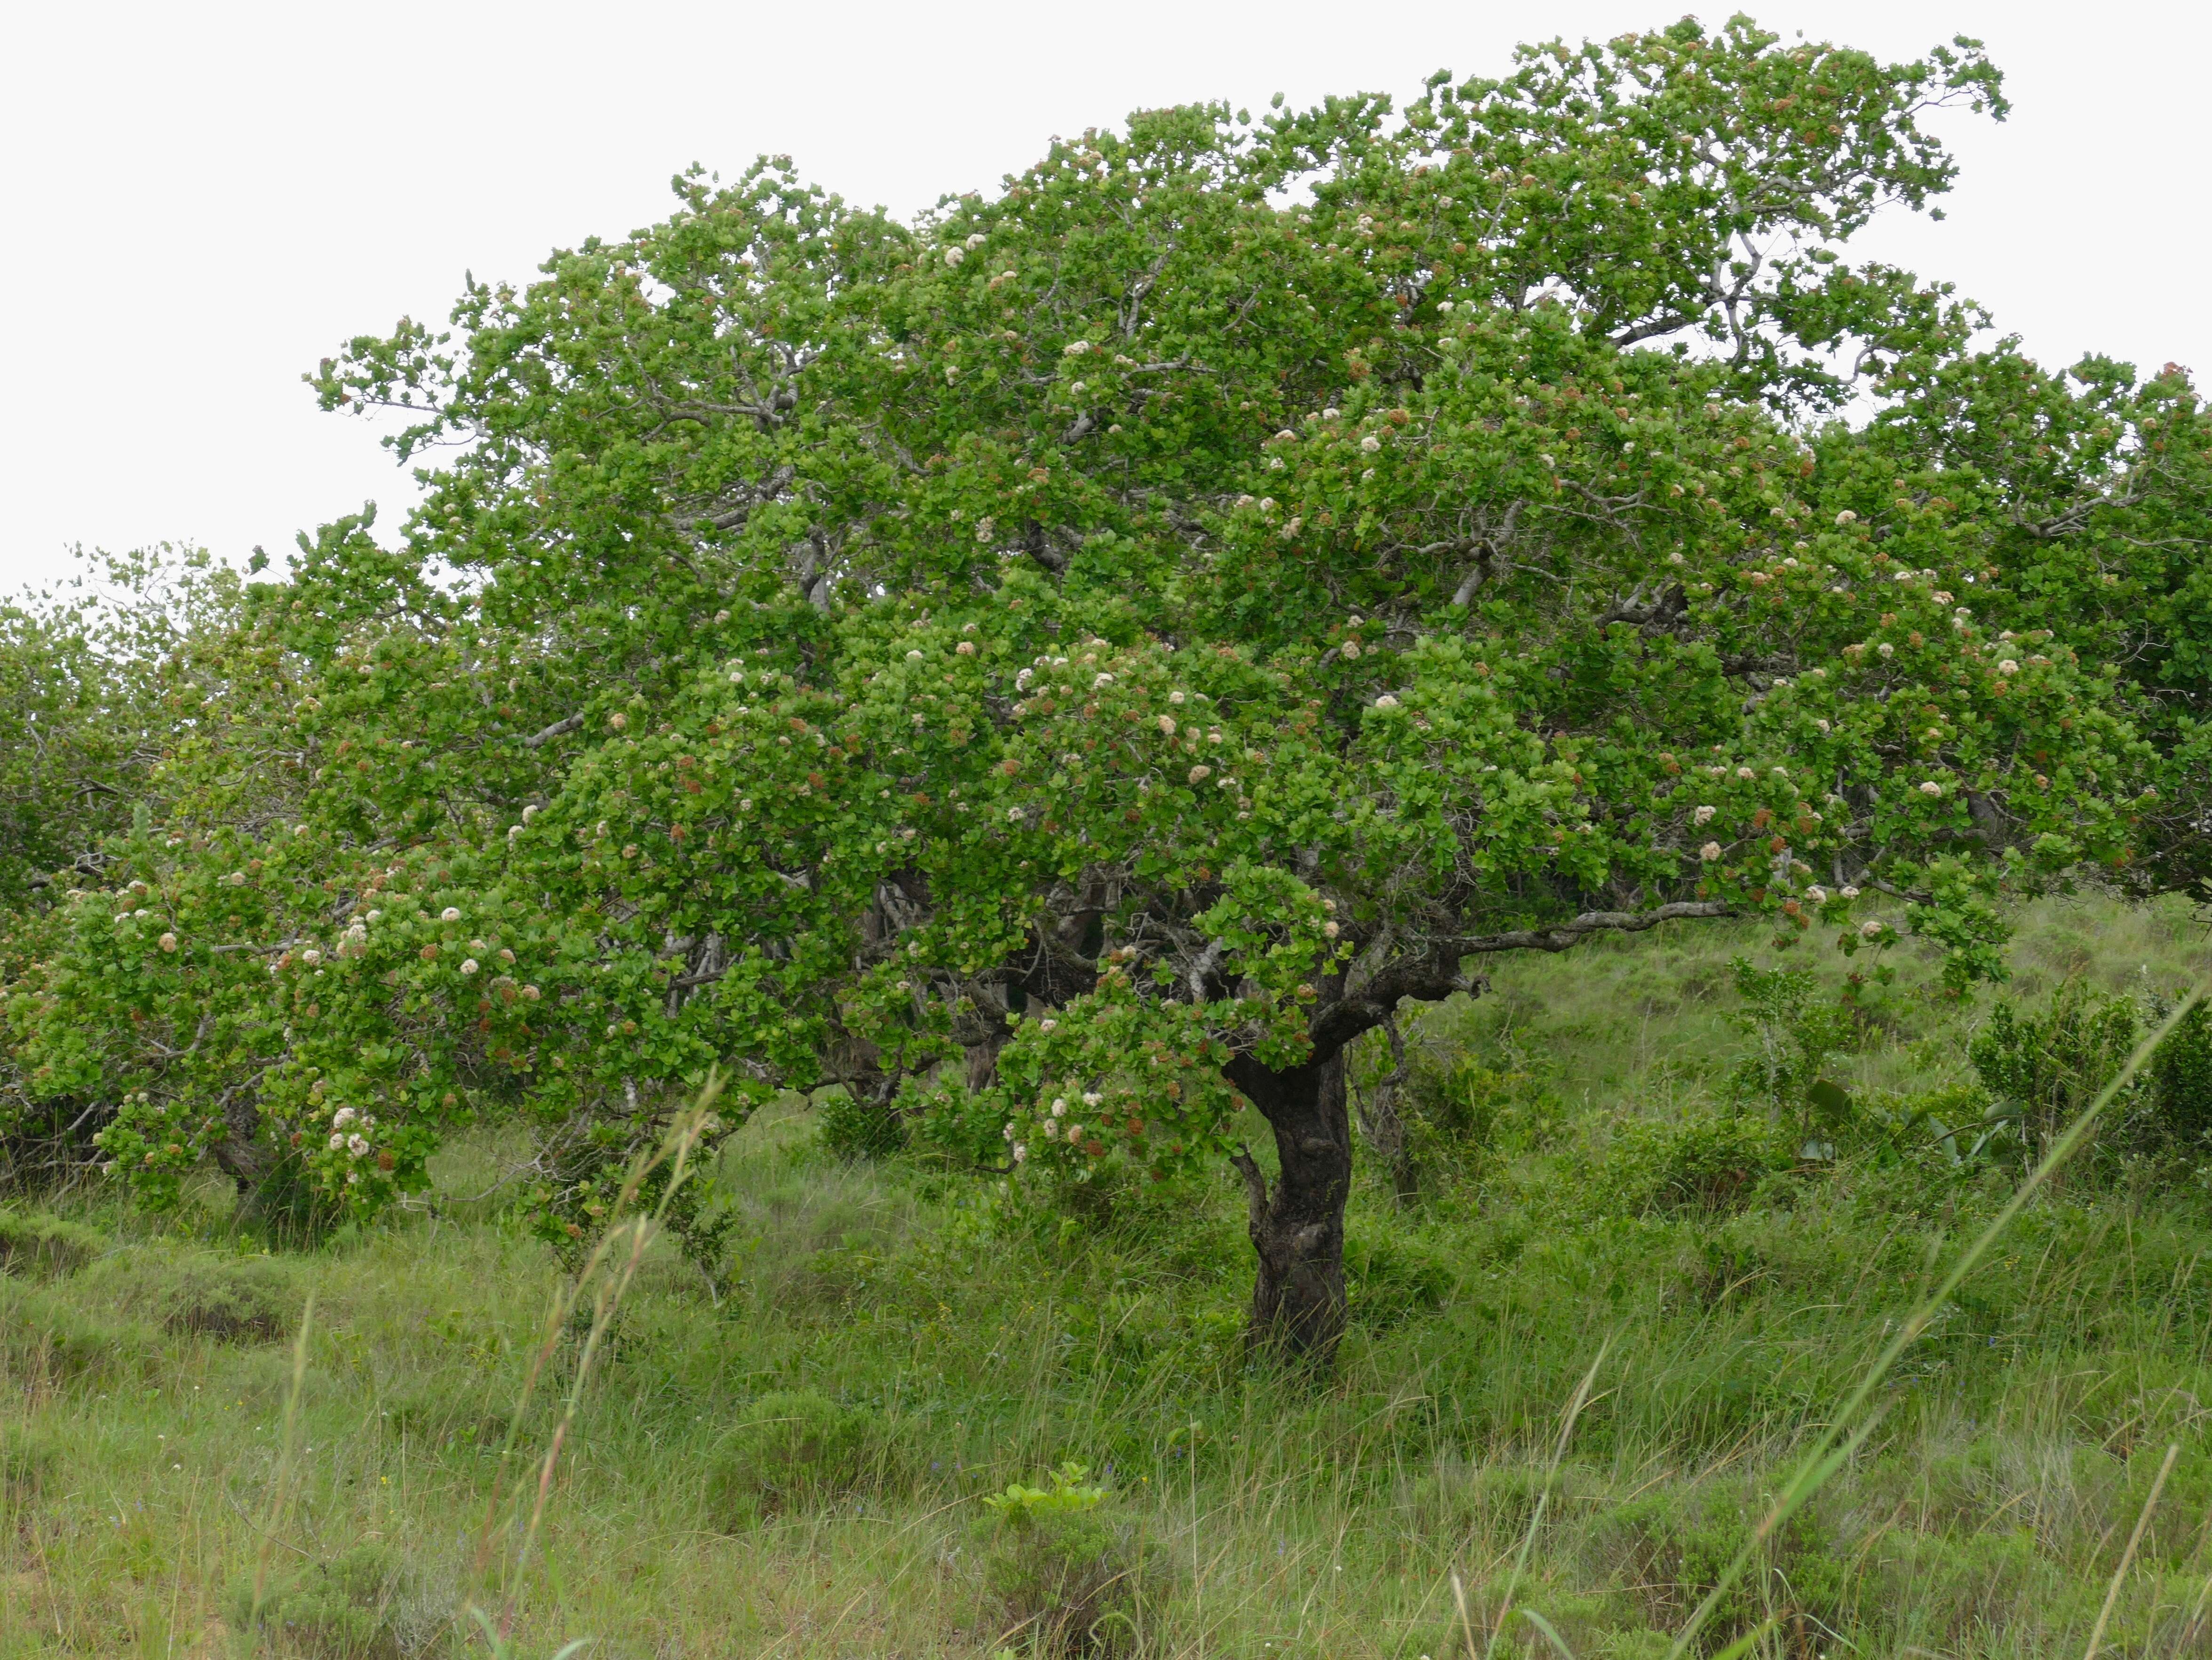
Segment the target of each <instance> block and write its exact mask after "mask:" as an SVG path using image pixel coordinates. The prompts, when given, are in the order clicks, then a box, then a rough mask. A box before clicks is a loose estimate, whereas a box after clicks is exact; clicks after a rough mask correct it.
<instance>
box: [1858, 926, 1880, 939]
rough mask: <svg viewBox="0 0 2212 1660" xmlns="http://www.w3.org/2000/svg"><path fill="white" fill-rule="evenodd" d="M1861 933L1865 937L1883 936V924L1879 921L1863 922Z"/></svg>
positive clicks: (1860, 928)
mask: <svg viewBox="0 0 2212 1660" xmlns="http://www.w3.org/2000/svg"><path fill="white" fill-rule="evenodd" d="M1859 934H1860V937H1861V938H1863V939H1880V938H1881V923H1879V922H1863V923H1861V924H1860V925H1859Z"/></svg>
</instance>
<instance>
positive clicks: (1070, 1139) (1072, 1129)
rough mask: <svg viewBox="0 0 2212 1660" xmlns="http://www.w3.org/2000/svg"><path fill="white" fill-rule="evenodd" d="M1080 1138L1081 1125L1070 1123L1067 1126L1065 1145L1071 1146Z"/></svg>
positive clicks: (1081, 1132)
mask: <svg viewBox="0 0 2212 1660" xmlns="http://www.w3.org/2000/svg"><path fill="white" fill-rule="evenodd" d="M1082 1139H1083V1126H1082V1125H1080V1124H1070V1125H1069V1126H1068V1127H1067V1145H1068V1146H1071V1147H1072V1146H1074V1145H1075V1144H1076V1143H1077V1142H1079V1141H1080V1140H1082Z"/></svg>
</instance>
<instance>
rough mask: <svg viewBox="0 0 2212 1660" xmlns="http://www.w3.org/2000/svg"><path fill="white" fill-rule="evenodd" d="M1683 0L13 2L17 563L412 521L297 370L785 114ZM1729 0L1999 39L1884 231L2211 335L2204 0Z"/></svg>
mask: <svg viewBox="0 0 2212 1660" xmlns="http://www.w3.org/2000/svg"><path fill="white" fill-rule="evenodd" d="M1681 4H1682V0H1671V3H1670V0H1650V3H1642V4H1638V3H1621V0H1553V3H1551V4H1548V5H1545V6H1541V7H1531V6H1528V5H1526V4H1512V5H1506V4H1498V3H1492V0H1462V3H1458V4H1440V3H1427V0H1394V3H1391V4H1389V5H1387V6H1385V5H1376V4H1371V3H1370V4H1360V3H1352V0H1333V3H1328V4H1317V3H1305V0H1275V3H1272V4H1268V5H1266V6H1258V5H1244V4H1225V3H1218V0H1121V3H1118V4H1115V5H1111V6H1066V5H1061V6H1045V5H1039V4H1035V3H1030V4H981V3H972V4H956V3H939V4H935V5H927V4H922V5H916V4H903V5H878V4H872V3H863V4H855V3H847V4H842V5H838V4H819V3H817V4H812V5H807V4H788V3H781V4H775V5H763V4H758V3H753V0H735V3H725V4H719V5H710V4H694V3H673V0H671V3H655V0H630V3H628V4H619V5H617V4H606V3H600V4H596V5H591V6H585V5H580V4H573V3H567V0H536V3H532V4H495V3H477V0H442V3H437V4H425V3H416V0H377V3H374V4H357V3H342V0H321V3H314V4H301V3H298V0H294V3H291V4H288V5H283V6H267V7H261V6H248V5H236V4H218V5H193V4H190V3H178V0H169V3H165V4H161V5H159V6H152V5H141V4H112V5H100V6H90V5H70V4H58V3H45V4H33V3H31V0H17V3H15V5H13V6H12V7H10V8H9V10H8V13H7V20H8V21H7V25H6V28H5V31H4V35H3V36H0V39H4V41H5V50H4V53H0V58H4V62H0V146H4V149H0V155H4V158H5V159H4V161H0V237H4V238H5V239H6V240H5V244H4V246H0V255H4V257H0V307H4V310H0V314H4V316H5V317H6V318H7V319H9V330H10V334H11V346H10V349H9V351H8V352H7V355H6V360H5V361H6V365H7V375H8V384H7V386H6V393H5V396H4V398H0V593H5V592H9V591H12V590H13V589H15V587H18V586H20V585H21V584H22V583H24V582H27V581H41V580H46V579H48V578H51V577H52V576H54V575H59V574H60V573H61V572H62V571H64V569H66V567H67V564H68V559H67V551H66V550H67V549H68V548H69V546H70V544H73V543H78V542H82V543H84V544H87V545H100V546H106V547H109V548H114V549H122V548H127V547H131V546H135V545H137V544H143V543H148V542H153V541H157V540H164V539H166V540H171V541H184V542H196V543H198V544H202V545H204V546H207V547H210V548H212V549H213V550H216V552H217V553H218V554H220V555H222V556H225V557H227V558H233V559H242V558H243V557H244V556H245V555H246V552H247V550H250V549H251V548H252V546H253V545H254V544H257V543H259V544H265V545H266V546H267V548H268V549H269V550H270V554H271V555H272V556H280V557H281V556H282V554H283V552H284V551H286V550H289V547H290V544H291V540H292V537H293V534H294V533H295V532H296V531H297V530H299V529H300V528H301V527H302V526H311V525H313V524H314V523H316V522H318V521H320V520H327V519H330V518H332V517H335V516H336V515H337V514H341V513H343V512H347V511H349V510H351V509H353V508H357V507H358V506H359V505H360V504H361V502H362V501H364V500H365V499H370V498H374V499H375V500H377V501H378V502H381V503H383V504H384V505H385V507H386V518H387V521H388V523H390V524H396V523H397V522H398V519H399V517H400V516H401V515H400V509H401V508H403V507H404V503H405V502H406V501H407V500H409V499H410V496H411V493H412V487H411V484H410V482H409V481H408V479H407V478H406V477H404V475H403V474H402V473H400V472H399V471H398V470H397V469H395V468H394V467H393V466H392V465H391V463H390V461H389V459H387V457H386V453H385V452H384V451H382V450H381V449H380V448H379V447H378V446H377V444H376V442H375V435H374V432H373V430H372V429H369V428H368V427H366V426H365V425H363V424H362V423H360V422H357V421H350V420H345V419H342V418H339V417H330V416H323V415H319V414H318V413H317V412H316V411H315V410H314V407H313V402H312V400H311V399H310V398H309V396H308V394H307V389H306V388H305V387H304V386H301V384H300V380H299V376H300V374H301V371H302V370H303V369H305V368H308V367H310V366H311V365H312V364H313V362H315V360H316V359H317V358H319V357H320V356H324V355H325V353H327V352H329V351H330V350H331V349H332V348H333V347H334V346H335V345H336V344H337V343H338V342H339V341H340V340H342V339H343V338H344V337H346V336H348V335H350V334H355V333H360V332H366V331H373V330H380V329H383V328H386V327H388V326H389V325H390V324H391V323H392V320H393V319H395V318H397V317H398V316H399V315H401V314H402V313H411V314H413V315H416V316H418V317H437V318H442V317H443V316H444V314H445V313H446V310H447V307H448V306H449V305H450V303H451V301H452V299H453V295H454V294H455V293H456V292H457V291H458V289H459V283H460V281H461V273H462V271H463V269H464V267H470V268H473V269H474V270H475V271H476V272H477V275H478V276H479V277H521V276H525V275H526V274H527V273H528V272H529V271H532V269H533V268H534V267H535V266H536V265H537V264H538V261H539V260H540V259H542V258H544V255H545V253H546V252H548V250H550V249H551V248H553V247H555V246H568V245H572V244H574V242H576V241H578V240H580V239H581V238H583V237H584V236H586V235H589V234H595V233H596V234H615V235H618V234H623V233H624V232H626V231H628V230H629V229H631V228H635V227H637V226H640V225H643V224H646V223H648V222H651V221H653V220H654V219H657V218H659V217H661V216H663V214H664V213H665V204H666V203H667V201H668V196H667V192H666V181H667V179H668V178H669V176H670V175H671V173H674V172H675V171H677V170H678V168H680V167H683V166H684V165H685V164H686V163H688V162H690V161H695V160H696V161H702V162H704V163H705V164H707V165H708V167H714V168H719V169H720V170H721V171H722V172H723V173H725V174H728V173H733V172H735V171H736V170H738V169H739V168H741V167H744V165H745V164H746V163H747V162H748V161H750V159H751V158H752V157H753V156H754V155H756V154H757V153H760V152H762V151H769V152H788V153H790V154H791V155H793V156H795V157H796V158H798V160H799V163H800V165H801V166H802V167H803V168H804V169H805V171H806V172H807V173H810V174H811V176H812V177H814V178H816V179H818V180H820V181H821V182H822V183H823V184H824V185H827V186H829V188H831V189H833V190H836V191H837V192H840V193H842V194H843V195H844V196H846V197H848V198H854V199H857V200H859V201H861V202H864V203H881V204H884V205H886V206H888V207H890V208H891V209H893V210H897V211H900V212H902V213H905V212H911V211H913V210H915V209H917V208H920V207H921V206H923V205H925V204H927V203H929V202H931V201H933V200H934V199H935V198H936V197H937V196H938V195H939V194H940V193H942V192H947V191H959V190H967V189H985V190H987V189H990V188H991V187H993V186H994V185H995V184H996V183H997V181H998V180H999V179H1000V176H1001V175H1002V174H1004V173H1007V172H1008V171H1010V170H1014V169H1018V168H1019V167H1023V166H1024V165H1026V164H1027V163H1028V162H1030V161H1032V160H1034V159H1036V157H1037V156H1038V155H1041V154H1042V150H1043V148H1044V145H1045V143H1046V142H1047V140H1048V137H1049V136H1050V135H1051V134H1053V133H1054V132H1065V133H1073V132H1077V131H1081V130H1082V129H1083V128H1084V127H1085V126H1086V125H1093V124H1102V125H1103V124H1105V123H1109V122H1114V121H1116V120H1118V119H1120V118H1121V116H1122V115H1124V114H1125V113H1126V112H1127V111H1129V110H1131V109H1133V108H1141V107H1146V106H1155V105H1159V104H1164V103H1168V102H1172V101H1179V100H1196V99H1205V98H1215V97H1218V98H1226V99H1229V100H1232V101H1234V102H1239V103H1247V104H1250V105H1252V106H1255V107H1257V106H1261V105H1263V104H1264V103H1265V102H1266V100H1267V98H1268V96H1269V94H1272V93H1273V92H1276V91H1278V90H1280V91H1282V92H1285V93H1286V94H1288V95H1289V97H1290V98H1291V100H1308V99H1313V98H1317V97H1319V96H1320V95H1321V94H1324V93H1328V92H1344V91H1352V90H1358V89H1381V90H1388V91H1390V92H1393V93H1401V94H1402V93H1403V92H1404V91H1406V90H1407V89H1410V88H1413V87H1414V86H1415V85H1416V84H1417V83H1418V82H1419V80H1420V79H1421V77H1422V76H1425V75H1426V74H1427V73H1428V72H1429V71H1430V70H1434V69H1437V68H1441V67H1449V68H1450V69H1452V70H1455V71H1456V72H1457V73H1459V74H1461V75H1468V74H1476V73H1498V72H1501V71H1502V70H1504V68H1505V67H1506V65H1507V64H1508V61H1509V59H1508V53H1509V52H1510V48H1511V46H1512V45H1513V43H1514V42H1515V41H1516V40H1520V39H1525V38H1528V37H1530V36H1531V35H1542V36H1545V37H1548V36H1549V35H1550V34H1552V33H1560V34H1565V35H1566V36H1568V37H1569V38H1577V37H1581V36H1585V35H1586V36H1589V37H1592V38H1596V39H1604V38H1606V37H1607V36H1610V35H1613V34H1616V33H1620V32H1622V31H1624V30H1626V29H1630V28H1639V29H1640V28H1650V27H1657V26H1659V25H1662V24H1664V23H1666V22H1667V21H1671V19H1672V18H1674V16H1676V15H1679V9H1680V6H1681ZM1731 9H1734V8H1733V7H1731V6H1728V5H1718V6H1712V7H1709V8H1706V9H1703V10H1702V11H1701V12H1700V13H1699V15H1704V16H1705V17H1706V18H1707V19H1708V21H1712V22H1718V21H1720V20H1721V19H1723V18H1724V17H1725V16H1726V15H1727V14H1728V12H1729V10H1731ZM1744 9H1747V10H1750V11H1752V12H1753V15H1756V16H1757V17H1758V18H1759V20H1760V21H1762V22H1764V23H1765V24H1767V25H1768V26H1769V27H1774V28H1777V29H1779V30H1781V31H1782V32H1784V33H1785V34H1789V33H1794V32H1796V31H1799V30H1802V31H1803V32H1804V33H1806V34H1807V35H1808V37H1810V38H1814V39H1829V40H1837V41H1839V42H1844V43H1847V44H1850V45H1855V46H1865V47H1867V48H1869V49H1870V50H1874V51H1876V52H1882V53H1884V54H1887V55H1891V56H1903V55H1906V54H1912V53H1917V52H1920V51H1923V50H1924V49H1925V48H1926V47H1927V46H1929V45H1931V44H1933V43H1934V42H1935V41H1936V40H1941V39H1948V37H1949V36H1951V35H1953V34H1955V33H1968V34H1973V35H1978V36H1980V37H1981V38H1983V39H1984V40H1986V41H1987V42H1988V43H1989V45H1990V49H1991V51H1992V52H1993V53H1994V54H1995V56H1996V59H1997V61H1998V62H1999V64H2001V65H2002V67H2003V68H2004V70H2006V72H2007V75H2008V83H2009V90H2010V92H2011V94H2012V97H2013V99H2014V100H2015V105H2016V106H2017V107H2016V112H2015V114H2014V116H2013V118H2012V119H2011V120H2010V121H2009V122H2008V123H2006V124H2005V125H2002V126H1997V125H1991V124H1990V123H1988V122H1986V121H1976V120H1973V119H1971V118H1967V117H1965V116H1963V115H1961V116H1960V118H1959V119H1957V120H1956V121H1954V122H1950V123H1948V124H1947V131H1948V136H1949V137H1951V139H1952V141H1953V143H1954V148H1955V149H1956V151H1957V153H1958V155H1960V159H1961V161H1962V162H1963V164H1964V172H1963V175H1962V177H1961V179H1960V185H1959V188H1958V190H1957V191H1956V192H1955V193H1954V196H1953V197H1952V198H1950V199H1949V201H1948V204H1946V205H1947V210H1948V215H1949V217H1948V220H1947V222H1944V223H1942V224H1940V225H1930V224H1927V223H1925V222H1916V221H1912V220H1909V219H1906V220H1899V221H1893V222H1887V223H1885V224H1882V225H1881V226H1878V227H1877V228H1875V230H1873V231H1870V232H1869V233H1868V234H1867V235H1866V237H1864V238H1863V240H1862V243H1861V246H1862V247H1863V249H1864V250H1865V251H1866V252H1868V253H1869V254H1878V255H1880V256H1881V257H1884V258H1892V259H1895V260H1898V261H1899V262H1901V263H1904V264H1906V265H1911V266H1913V267H1914V268H1916V269H1917V270H1920V271H1923V272H1924V273H1926V274H1928V275H1931V276H1936V277H1948V278H1949V279H1951V280H1953V281H1954V282H1956V283H1958V284H1959V285H1960V289H1962V291H1964V292H1966V293H1967V294H1969V295H1972V296H1974V297H1975V298H1978V299H1979V300H1981V301H1983V302H1984V303H1985V304H1986V305H1988V306H1990V307H1991V308H1992V309H1993V310H1994V311H1995V312H1996V315H1997V319H1998V321H1999V323H2000V324H2001V325H2002V326H2003V327H2005V328H2007V329H2009V330H2013V331H2017V332H2019V333H2021V334H2022V335H2024V336H2025V337H2026V338H2027V343H2028V346H2029V349H2030V350H2032V351H2033V352H2034V353H2035V354H2036V355H2038V356H2041V357H2043V358H2045V360H2047V361H2056V362H2071V361H2072V360H2073V359H2074V358H2075V357H2077V356H2080V355H2081V353H2082V352H2084V351H2087V350H2101V351H2107V352H2111V353H2112V354H2114V355H2116V356H2121V357H2124V358H2127V359H2130V360H2131V361H2133V362H2136V363H2138V364H2139V365H2145V366H2149V367H2153V368H2154V367H2155V366H2156V365H2158V364H2159V363H2160V362H2165V361H2166V360H2168V359H2173V360H2177V361H2179V362H2183V363H2185V364H2190V365H2192V366H2193V367H2195V368H2197V369H2198V370H2200V371H2212V307H2208V306H2207V305H2206V303H2205V302H2206V299H2207V292H2206V290H2207V283H2206V282H2205V277H2204V271H2205V256H2206V254H2207V252H2208V251H2209V250H2212V215H2208V214H2207V213H2206V211H2205V210H2204V204H2205V201H2206V197H2207V192H2206V190H2205V186H2204V185H2203V169H2204V166H2205V162H2206V160H2207V157H2208V154H2212V145H2208V143H2207V141H2206V137H2205V131H2204V114H2203V103H2202V97H2201V88H2200V87H2199V86H2198V84H2197V78H2196V76H2197V69H2198V67H2200V66H2201V65H2202V64H2203V62H2204V60H2205V58H2206V55H2207V52H2208V49H2212V7H2208V6H2207V5H2205V4H2204V3H2203V0H2195V3H2186V4H2185V3H2157V0H2106V3H2103V4H2099V5H2093V6H2084V5H2081V4H2080V3H2078V0H2070V3H2067V4H2064V5H2060V4H2051V3H2041V0H2011V3H2004V4H1992V3H1988V0H1910V3H1897V0H1857V3H1838V0H1786V3H1770V4H1765V5H1751V4H1748V3H1747V4H1746V5H1745V6H1744ZM1532 19H1537V20H1540V21H1531V20H1532Z"/></svg>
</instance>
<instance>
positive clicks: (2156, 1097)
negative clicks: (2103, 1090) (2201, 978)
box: [2146, 998, 2212, 1155]
mask: <svg viewBox="0 0 2212 1660" xmlns="http://www.w3.org/2000/svg"><path fill="white" fill-rule="evenodd" d="M2171 1012H2172V1005H2171V1004H2170V1003H2168V1002H2166V1000H2163V999H2160V998H2154V999H2153V1000H2152V1001H2151V1006H2150V1008H2149V1011H2148V1014H2147V1016H2146V1020H2147V1022H2148V1024H2149V1025H2163V1024H2164V1023H2165V1021H2166V1017H2167V1016H2168V1015H2169V1014H2170V1013H2171ZM2149 1095H2150V1100H2149V1107H2150V1122H2149V1124H2148V1128H2149V1129H2150V1131H2151V1133H2152V1134H2153V1136H2154V1139H2155V1140H2156V1141H2157V1142H2159V1143H2160V1144H2161V1145H2162V1146H2166V1147H2172V1148H2174V1149H2178V1150H2179V1151H2181V1152H2185V1153H2188V1154H2191V1155H2196V1154H2201V1153H2202V1152H2204V1151H2205V1150H2206V1143H2207V1141H2208V1140H2212V1007H2208V1006H2207V1005H2205V1004H2204V1003H2202V1002H2199V1003H2197V1004H2195V1005H2193V1006H2191V1008H2190V1009H2189V1011H2188V1012H2186V1013H2185V1014H2184V1015H2183V1016H2182V1017H2181V1022H2180V1024H2179V1025H2177V1026H2176V1027H2175V1028H2174V1029H2173V1031H2171V1032H2169V1033H2167V1034H2166V1041H2165V1042H2164V1043H2160V1045H2159V1046H2158V1052H2157V1053H2156V1054H2155V1055H2153V1056H2152V1057H2151V1063H2150V1091H2149Z"/></svg>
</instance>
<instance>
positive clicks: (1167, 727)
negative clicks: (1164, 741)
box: [1159, 714, 1176, 738]
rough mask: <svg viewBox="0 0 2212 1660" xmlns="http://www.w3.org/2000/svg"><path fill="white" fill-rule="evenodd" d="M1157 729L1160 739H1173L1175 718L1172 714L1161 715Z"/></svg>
mask: <svg viewBox="0 0 2212 1660" xmlns="http://www.w3.org/2000/svg"><path fill="white" fill-rule="evenodd" d="M1159 728H1160V735H1161V736H1162V737H1164V738H1172V737H1174V736H1175V735H1176V723H1175V716H1173V715H1172V714H1163V715H1162V716H1161V717H1160V719H1159Z"/></svg>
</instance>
